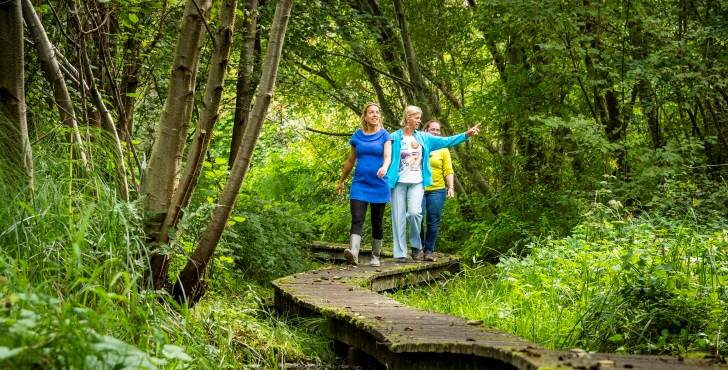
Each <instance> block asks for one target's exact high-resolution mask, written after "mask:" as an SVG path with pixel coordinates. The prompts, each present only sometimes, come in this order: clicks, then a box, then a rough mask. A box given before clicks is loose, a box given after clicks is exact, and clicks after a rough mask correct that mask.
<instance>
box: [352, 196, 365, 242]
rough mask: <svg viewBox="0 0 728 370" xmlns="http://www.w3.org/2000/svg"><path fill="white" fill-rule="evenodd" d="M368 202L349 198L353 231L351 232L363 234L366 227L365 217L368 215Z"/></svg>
mask: <svg viewBox="0 0 728 370" xmlns="http://www.w3.org/2000/svg"><path fill="white" fill-rule="evenodd" d="M367 204H368V203H367V202H362V201H361V200H356V199H351V200H349V209H351V232H350V234H356V235H361V230H362V228H364V219H365V218H366V217H367Z"/></svg>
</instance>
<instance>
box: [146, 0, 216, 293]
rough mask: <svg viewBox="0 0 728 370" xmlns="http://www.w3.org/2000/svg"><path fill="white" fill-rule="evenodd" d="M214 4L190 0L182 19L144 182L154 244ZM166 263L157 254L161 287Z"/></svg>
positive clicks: (153, 264)
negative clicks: (203, 35)
mask: <svg viewBox="0 0 728 370" xmlns="http://www.w3.org/2000/svg"><path fill="white" fill-rule="evenodd" d="M211 4H212V0H200V1H197V0H188V1H187V4H186V6H185V12H184V15H183V18H182V26H181V29H180V34H179V37H178V39H177V45H176V48H175V57H174V62H173V66H172V76H171V79H170V82H169V90H168V91H167V98H166V100H165V102H164V109H163V110H162V116H161V117H160V120H159V125H158V126H157V130H156V133H155V138H156V139H155V141H154V146H153V147H152V153H151V155H150V159H149V167H148V169H147V173H146V176H144V181H143V183H142V196H143V197H144V198H145V200H144V202H145V204H144V208H145V220H144V227H145V231H146V233H147V238H149V240H150V241H151V242H152V244H155V243H156V241H157V240H158V237H159V231H160V227H161V225H162V223H163V222H164V219H165V217H166V213H167V210H168V209H169V204H170V202H171V198H172V194H173V192H174V187H175V185H176V182H177V176H178V174H179V168H180V162H181V160H182V149H183V147H184V144H185V140H186V134H187V127H188V126H189V123H190V118H191V117H192V108H193V104H194V97H195V76H196V74H197V64H198V62H199V59H200V49H201V44H202V34H203V27H204V26H203V22H204V19H203V17H204V16H205V15H206V14H207V13H208V11H209V9H210V6H211ZM198 5H199V7H200V9H199V11H198V9H197V6H198ZM152 249H154V248H152ZM164 262H165V258H163V257H161V256H160V255H158V254H153V256H152V260H151V273H152V276H151V277H152V281H153V282H154V285H155V287H156V288H157V289H161V288H163V287H164V284H165V283H166V279H165V277H164V276H157V275H155V273H158V272H161V271H164V270H166V268H165V267H164Z"/></svg>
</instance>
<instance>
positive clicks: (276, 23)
mask: <svg viewBox="0 0 728 370" xmlns="http://www.w3.org/2000/svg"><path fill="white" fill-rule="evenodd" d="M292 6H293V0H279V2H278V5H277V6H276V12H275V15H274V17H273V24H272V26H271V31H270V37H269V39H268V50H267V51H266V58H265V64H264V65H263V70H262V73H261V83H260V88H259V90H258V95H257V96H256V99H255V107H254V108H253V110H252V111H251V112H250V117H249V118H248V125H247V128H246V130H245V134H244V135H243V141H242V143H241V145H240V149H239V151H238V155H237V157H236V158H235V162H234V163H233V167H232V170H231V171H230V177H229V178H228V181H227V183H226V184H225V188H224V189H223V192H222V194H221V195H220V199H219V200H218V206H217V208H215V211H214V212H213V215H212V219H211V220H210V223H209V224H208V225H207V228H206V229H205V232H204V234H203V236H202V239H201V240H200V243H199V245H198V246H197V248H196V249H195V251H194V252H193V253H192V255H191V256H190V258H189V260H188V261H187V265H185V267H184V269H183V270H182V272H181V273H180V275H179V279H177V283H176V284H175V286H174V290H173V292H172V295H173V297H174V298H175V299H176V300H177V301H179V302H184V301H186V302H187V303H188V304H189V305H190V306H192V305H194V304H195V303H196V302H197V301H199V300H200V298H202V296H203V295H204V293H205V283H204V275H205V271H206V269H207V265H208V264H209V262H210V259H211V258H212V255H213V253H214V252H215V248H216V247H217V243H218V241H219V240H220V237H221V236H222V232H223V229H224V228H225V224H226V223H227V220H228V218H229V217H230V212H231V211H232V209H233V207H234V206H235V200H236V199H237V196H238V193H239V191H240V185H241V184H242V183H243V180H244V179H245V174H246V173H247V171H248V166H249V165H250V161H251V158H252V155H253V149H255V144H256V142H257V140H258V136H259V135H260V129H261V127H262V126H263V121H264V120H265V115H266V113H267V112H268V106H269V105H270V101H271V99H272V97H273V87H274V86H275V80H276V75H277V72H278V63H279V61H280V58H281V53H282V51H283V41H284V39H285V35H286V28H287V26H288V18H289V16H290V14H291V8H292Z"/></svg>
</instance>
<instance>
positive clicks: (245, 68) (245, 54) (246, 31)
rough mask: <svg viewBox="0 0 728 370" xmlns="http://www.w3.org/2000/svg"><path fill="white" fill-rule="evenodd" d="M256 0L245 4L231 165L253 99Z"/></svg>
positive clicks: (250, 0)
mask: <svg viewBox="0 0 728 370" xmlns="http://www.w3.org/2000/svg"><path fill="white" fill-rule="evenodd" d="M257 11H258V0H248V2H247V4H245V21H244V23H243V40H244V42H243V47H242V48H240V61H239V64H238V81H237V86H236V88H235V90H236V92H235V117H234V118H233V136H232V140H230V158H229V159H228V164H229V166H230V167H232V165H233V162H235V156H236V155H237V154H238V147H239V146H240V142H241V141H242V140H243V134H244V133H245V124H246V123H247V120H248V114H249V113H250V103H251V101H252V100H253V94H254V93H255V88H256V85H257V84H258V81H257V79H254V76H253V67H254V66H255V40H256V38H257V28H258V16H257V14H256V13H257Z"/></svg>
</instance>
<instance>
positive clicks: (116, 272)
mask: <svg viewBox="0 0 728 370" xmlns="http://www.w3.org/2000/svg"><path fill="white" fill-rule="evenodd" d="M63 140H64V135H57V136H56V135H47V136H46V137H45V139H43V140H41V141H40V142H39V145H38V147H37V148H34V151H35V153H34V154H35V167H36V173H35V175H36V181H35V192H34V193H33V194H34V196H33V197H32V199H27V198H26V197H25V196H24V195H25V194H21V193H18V192H13V191H2V192H0V202H2V204H4V205H5V206H3V207H0V245H3V246H4V247H3V248H2V249H0V367H1V368H95V369H138V368H147V369H155V368H168V369H182V368H241V367H243V366H260V367H266V368H275V367H279V366H280V365H281V364H290V363H297V364H304V363H306V364H309V363H323V362H324V361H331V359H332V356H331V354H330V351H329V350H328V348H327V346H326V345H327V343H328V341H327V340H325V339H323V338H322V337H321V336H320V335H318V334H316V333H317V329H316V328H317V327H318V323H317V322H315V321H313V322H308V321H289V320H287V319H286V318H281V317H278V316H276V315H274V314H272V313H270V312H268V310H267V309H266V308H265V307H266V305H267V304H266V303H265V302H266V301H267V300H268V299H270V295H271V292H270V290H269V289H267V288H257V287H254V286H250V285H249V284H248V283H246V282H245V281H244V280H242V279H241V276H240V275H239V274H232V273H229V274H225V273H217V274H216V275H215V282H216V283H215V284H213V287H212V289H211V290H210V293H208V298H206V299H203V300H202V301H201V302H200V303H199V304H198V306H197V307H196V309H195V310H193V311H190V310H187V309H186V308H185V307H178V306H175V305H174V303H173V301H171V300H168V297H167V296H166V295H165V294H163V293H161V294H160V292H156V291H152V290H148V289H146V285H145V284H144V275H145V271H146V270H147V268H148V262H147V259H146V257H145V256H146V255H147V253H148V251H147V249H146V246H145V244H144V241H145V237H144V234H143V231H142V227H141V219H140V216H139V215H140V210H139V208H138V204H137V203H135V202H132V203H127V202H123V201H121V200H120V199H119V198H118V197H117V194H116V190H115V189H116V186H115V183H114V181H113V177H112V176H113V169H110V168H107V167H106V166H104V165H103V164H105V163H113V162H112V161H111V158H110V157H108V156H107V152H106V149H105V148H106V147H107V145H104V141H103V140H104V139H103V135H99V136H98V137H97V140H96V142H93V143H92V144H91V145H90V146H89V150H91V153H92V154H93V157H94V158H95V160H96V162H95V167H94V168H95V169H96V170H95V171H92V172H85V173H82V174H78V173H80V171H81V170H80V169H79V163H77V160H75V159H71V158H72V154H71V153H72V152H71V150H70V147H68V146H67V145H64V144H61V143H62V142H63ZM6 174H7V173H3V176H4V175H6ZM0 180H2V181H0V186H2V187H3V189H5V188H6V186H8V184H9V182H7V181H5V179H4V178H3V179H0ZM256 206H261V207H264V205H262V204H258V205H256ZM251 212H252V211H251ZM267 215H268V216H271V215H272V214H271V213H269V214H267ZM236 217H238V216H235V217H233V220H236V219H237V218H236ZM238 220H239V219H238ZM258 220H259V221H260V220H261V219H260V218H258ZM283 221H285V220H282V222H281V224H280V225H278V227H280V230H279V231H280V232H281V235H280V236H279V237H281V238H283V237H287V236H286V235H288V234H287V233H288V232H290V231H287V230H290V229H284V228H283V227H282V226H281V225H283ZM241 223H243V224H244V223H245V222H244V221H241ZM290 227H291V228H296V227H298V228H301V232H302V233H304V232H305V227H304V226H300V225H299V226H296V225H292V226H290ZM295 257H296V259H291V260H293V261H295V262H297V263H300V260H301V258H300V257H298V255H296V256H295ZM217 263H219V264H220V265H223V266H225V265H226V264H229V263H230V262H227V261H226V260H225V259H221V260H220V261H219V262H217ZM273 268H274V269H275V268H276V267H275V266H273ZM285 268H290V266H289V265H286V267H285ZM280 269H284V267H281V268H280ZM217 271H225V269H224V268H218V269H217ZM218 288H219V289H218Z"/></svg>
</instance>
